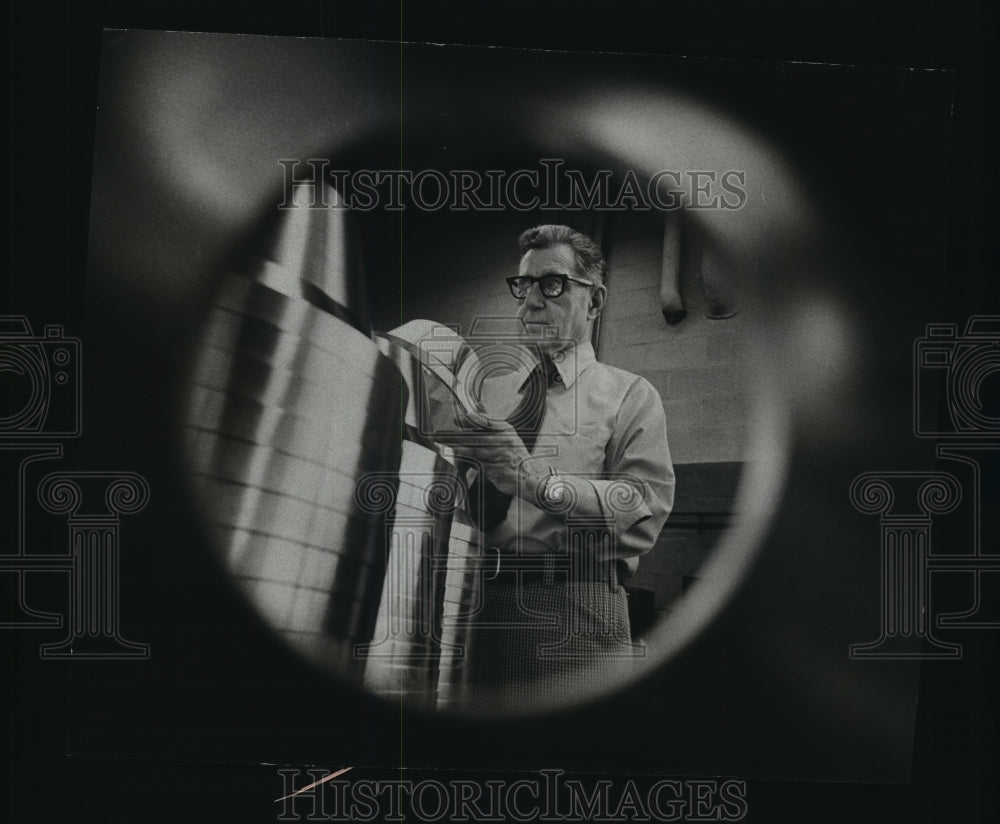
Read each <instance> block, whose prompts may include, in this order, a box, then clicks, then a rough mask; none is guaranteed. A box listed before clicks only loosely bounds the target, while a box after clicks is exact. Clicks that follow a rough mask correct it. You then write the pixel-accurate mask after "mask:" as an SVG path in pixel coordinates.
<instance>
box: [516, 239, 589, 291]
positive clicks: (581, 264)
mask: <svg viewBox="0 0 1000 824" xmlns="http://www.w3.org/2000/svg"><path fill="white" fill-rule="evenodd" d="M557 243H565V244H566V245H567V246H569V247H570V248H571V249H572V250H573V256H574V257H575V258H576V270H577V275H579V276H580V277H581V278H583V279H584V280H589V281H590V282H591V283H593V284H594V285H595V286H603V285H604V270H605V268H606V264H605V262H604V255H603V253H602V252H601V247H600V246H598V245H597V244H596V243H594V241H592V240H591V239H590V238H589V237H587V236H586V235H585V234H583V232H578V231H576V229H572V228H570V227H569V226H558V225H555V224H551V223H550V224H545V225H543V226H532V227H531V228H530V229H527V230H525V231H524V232H522V233H521V236H520V237H519V238H518V239H517V245H518V248H519V249H520V250H521V257H524V255H525V253H526V252H527V251H528V250H529V249H548V248H549V247H550V246H555V245H556V244H557Z"/></svg>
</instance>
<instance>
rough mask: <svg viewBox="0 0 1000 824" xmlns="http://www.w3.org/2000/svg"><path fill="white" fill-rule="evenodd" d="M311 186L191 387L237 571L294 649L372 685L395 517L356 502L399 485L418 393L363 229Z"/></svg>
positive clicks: (204, 494) (214, 319) (227, 282)
mask: <svg viewBox="0 0 1000 824" xmlns="http://www.w3.org/2000/svg"><path fill="white" fill-rule="evenodd" d="M310 188H311V187H307V186H299V187H297V189H296V190H295V191H294V192H293V195H292V200H291V204H292V208H288V209H286V210H284V211H283V212H282V213H281V215H280V218H281V219H280V220H279V221H278V224H277V226H276V228H275V231H274V234H273V235H272V236H271V238H270V239H269V240H268V241H267V243H266V244H265V246H264V250H265V251H264V254H265V255H266V257H265V258H263V259H260V260H257V261H250V262H249V263H248V265H247V266H246V267H245V271H242V272H239V273H233V274H231V275H229V276H228V277H226V278H225V279H224V280H223V282H222V284H221V287H220V289H219V291H218V293H217V295H216V298H215V300H214V303H213V305H212V307H211V312H210V315H209V317H208V320H207V323H206V327H205V332H204V335H203V338H202V340H201V342H200V343H201V345H200V349H199V352H198V357H197V359H196V363H195V366H194V369H193V373H192V376H191V384H192V386H191V392H190V397H189V403H188V409H187V431H188V444H189V454H190V457H191V463H192V470H193V474H194V477H195V479H196V494H197V495H198V497H199V499H200V504H201V508H202V511H203V513H204V516H205V519H206V521H208V523H209V524H211V526H212V530H213V532H214V537H215V543H216V546H217V548H218V550H219V552H220V554H221V557H222V560H223V562H224V563H225V565H226V567H227V568H228V570H229V571H230V573H231V574H232V576H233V577H234V579H235V580H236V581H237V582H238V584H239V585H240V588H241V589H242V590H243V591H244V592H245V593H246V595H247V596H248V597H249V599H250V601H251V602H252V603H253V604H254V605H255V606H256V607H257V609H258V610H259V611H260V612H261V613H262V614H263V615H264V616H265V617H266V619H267V620H268V622H269V623H270V625H271V626H272V627H273V628H274V629H275V630H277V631H278V632H279V633H280V634H281V635H282V636H283V637H284V638H285V639H286V640H287V641H288V642H289V643H290V644H291V645H292V646H293V647H294V648H295V649H297V650H299V651H300V652H302V653H304V654H305V655H306V656H308V657H309V658H310V659H312V660H314V661H315V662H317V663H319V664H321V665H322V666H325V667H327V668H331V669H334V670H336V671H338V672H339V673H340V674H342V675H345V676H347V677H349V678H354V679H357V680H360V678H361V675H362V665H361V662H359V660H358V659H357V657H356V655H355V645H356V644H357V643H359V642H365V641H367V640H369V639H370V638H371V632H372V629H373V626H374V620H375V614H376V606H377V604H378V603H379V598H380V594H381V587H382V582H383V578H384V555H385V554H384V549H383V543H382V542H383V538H384V534H385V524H384V517H383V516H382V515H380V514H379V513H378V512H377V511H375V510H372V509H371V508H370V507H368V508H366V507H361V506H359V505H358V503H357V500H356V496H355V491H356V490H355V487H356V484H357V480H358V479H359V478H362V477H365V476H368V475H370V474H372V473H378V474H386V473H389V474H390V475H391V474H394V473H396V472H397V471H398V469H399V461H400V431H401V416H400V413H399V410H400V409H401V407H402V406H403V404H405V402H406V398H405V393H406V389H405V385H404V384H403V382H402V380H401V378H400V375H399V372H398V370H397V369H396V368H395V367H394V366H393V364H392V363H391V362H390V361H389V360H388V359H386V358H385V357H384V356H383V355H381V353H380V352H379V351H378V347H377V346H376V345H375V343H374V341H373V340H372V339H371V338H370V337H369V335H368V334H367V332H366V331H362V330H364V328H365V327H364V324H365V320H366V318H367V311H366V310H365V308H364V300H363V294H364V278H363V273H362V272H361V270H360V263H359V258H358V256H357V254H356V253H355V251H356V250H355V251H352V250H351V248H350V246H351V241H350V234H349V232H348V231H347V228H346V227H347V225H348V223H347V221H348V217H349V216H348V215H347V214H346V213H345V211H344V210H343V209H339V208H330V204H331V203H332V202H333V198H335V197H336V195H335V193H333V192H332V190H331V189H329V188H328V187H327V189H326V192H325V194H324V198H323V199H324V200H325V201H326V204H327V207H326V208H310V206H309V204H310V203H311V202H313V197H312V193H311V192H310V191H308V190H309V189H310Z"/></svg>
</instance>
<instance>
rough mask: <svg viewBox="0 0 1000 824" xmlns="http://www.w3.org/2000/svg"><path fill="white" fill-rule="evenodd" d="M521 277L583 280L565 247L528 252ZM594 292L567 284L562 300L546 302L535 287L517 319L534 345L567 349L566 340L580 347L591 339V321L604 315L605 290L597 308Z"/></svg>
mask: <svg viewBox="0 0 1000 824" xmlns="http://www.w3.org/2000/svg"><path fill="white" fill-rule="evenodd" d="M518 274H519V275H528V276H530V277H536V278H538V277H541V276H542V275H569V276H570V277H573V278H580V277H581V276H580V274H579V273H578V272H577V270H576V259H575V257H574V255H573V250H572V249H571V248H570V247H569V246H568V245H567V244H565V243H557V244H555V245H554V246H550V247H548V248H546V249H529V250H528V251H527V252H526V253H525V254H524V257H522V258H521V265H520V267H519V268H518ZM581 279H582V278H581ZM594 291H595V290H593V289H591V288H588V287H587V286H584V285H583V284H582V283H575V282H574V281H568V282H567V283H566V288H565V289H564V290H563V293H562V294H561V295H560V296H559V297H557V298H546V297H545V296H543V295H542V290H541V287H540V286H539V285H538V284H537V283H535V284H533V285H532V287H531V289H530V290H529V292H528V296H527V297H526V298H525V299H524V300H523V301H522V302H521V305H520V307H519V308H518V310H517V316H518V318H520V319H521V321H523V322H524V324H525V326H527V328H528V332H529V334H530V335H531V338H532V340H533V341H537V342H539V343H541V344H543V345H544V344H545V343H546V342H547V341H552V344H551V346H550V347H548V348H560V347H562V346H565V345H566V342H567V340H573V341H576V342H577V343H580V342H582V341H584V340H587V339H588V338H589V336H590V324H591V321H592V320H593V319H594V318H596V317H597V316H598V315H599V314H600V311H601V304H602V302H603V301H602V300H601V299H600V298H603V289H601V290H599V291H600V292H601V295H600V297H599V298H598V299H597V300H596V305H595V301H594V300H592V292H594Z"/></svg>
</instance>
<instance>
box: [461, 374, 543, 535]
mask: <svg viewBox="0 0 1000 824" xmlns="http://www.w3.org/2000/svg"><path fill="white" fill-rule="evenodd" d="M555 374H556V370H555V366H554V365H553V364H552V361H550V360H549V359H548V358H544V357H543V358H542V360H541V361H540V362H539V364H538V365H537V366H536V367H535V368H534V369H532V370H531V373H530V374H529V375H528V378H527V380H525V382H524V383H523V384H522V391H523V395H522V398H521V403H519V404H518V406H517V408H516V409H515V410H514V411H513V412H512V413H511V414H510V415H509V416H508V417H507V423H509V424H510V425H511V426H513V427H514V431H515V432H517V434H518V435H520V436H521V440H522V441H523V442H524V446H525V448H526V449H527V450H528V452H531V450H532V449H533V448H534V446H535V441H537V440H538V429H539V427H540V426H541V425H542V418H543V417H544V416H545V392H546V390H547V389H548V387H549V386H550V385H551V382H552V379H553V377H554V376H555ZM480 497H482V506H483V509H482V527H483V531H484V532H489V531H490V530H492V529H493V528H494V527H496V526H497V524H499V523H500V522H501V521H502V520H503V519H504V518H506V517H507V510H508V509H510V502H511V496H510V495H508V494H506V493H504V492H501V491H500V490H499V489H497V488H496V487H495V486H494V485H493V483H492V482H491V481H490V479H489V478H487V477H485V476H484V475H482V474H480V475H479V477H477V478H476V480H475V482H474V483H473V484H472V487H471V489H470V490H469V505H470V509H471V510H472V516H473V518H474V519H475V520H476V521H477V522H478V521H479V504H480Z"/></svg>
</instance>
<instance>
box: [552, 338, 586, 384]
mask: <svg viewBox="0 0 1000 824" xmlns="http://www.w3.org/2000/svg"><path fill="white" fill-rule="evenodd" d="M596 360H597V356H596V355H595V354H594V347H593V345H592V344H591V342H590V341H589V340H586V341H583V342H582V343H578V344H576V345H575V346H570V347H568V348H566V349H562V350H560V351H559V352H556V353H555V354H554V355H553V356H552V362H553V364H554V365H555V367H556V371H557V372H558V373H559V377H560V378H561V379H562V380H561V381H560V382H561V383H562V385H563V386H565V387H566V388H567V389H569V388H570V387H571V386H572V385H573V384H574V383H576V379H577V378H578V377H579V376H580V373H581V372H583V370H584V369H586V368H587V367H588V366H590V365H591V364H592V363H594V362H595V361H596Z"/></svg>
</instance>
